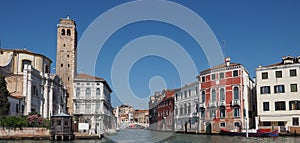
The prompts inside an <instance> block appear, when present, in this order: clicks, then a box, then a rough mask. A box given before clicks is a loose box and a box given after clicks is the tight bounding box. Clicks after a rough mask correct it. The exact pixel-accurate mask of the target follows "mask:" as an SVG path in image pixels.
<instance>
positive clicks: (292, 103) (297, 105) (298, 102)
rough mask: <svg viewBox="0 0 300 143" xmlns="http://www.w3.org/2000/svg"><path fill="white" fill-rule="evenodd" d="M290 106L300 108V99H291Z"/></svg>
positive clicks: (293, 108)
mask: <svg viewBox="0 0 300 143" xmlns="http://www.w3.org/2000/svg"><path fill="white" fill-rule="evenodd" d="M289 107H290V110H300V100H298V101H297V100H295V101H290V102H289Z"/></svg>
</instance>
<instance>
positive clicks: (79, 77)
mask: <svg viewBox="0 0 300 143" xmlns="http://www.w3.org/2000/svg"><path fill="white" fill-rule="evenodd" d="M74 80H87V81H105V80H104V79H103V78H100V77H96V76H92V75H88V74H84V73H81V74H77V75H76V76H75V77H74Z"/></svg>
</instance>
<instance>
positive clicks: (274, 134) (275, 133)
mask: <svg viewBox="0 0 300 143" xmlns="http://www.w3.org/2000/svg"><path fill="white" fill-rule="evenodd" d="M219 134H220V135H228V136H246V132H230V131H226V130H221V131H220V133H219ZM248 137H278V130H275V131H272V132H261V131H260V130H258V131H257V132H256V133H253V132H249V133H248Z"/></svg>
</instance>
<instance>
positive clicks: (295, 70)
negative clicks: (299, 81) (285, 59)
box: [290, 69, 297, 77]
mask: <svg viewBox="0 0 300 143" xmlns="http://www.w3.org/2000/svg"><path fill="white" fill-rule="evenodd" d="M292 72H295V73H294V74H293V75H292ZM296 76H297V69H290V77H296Z"/></svg>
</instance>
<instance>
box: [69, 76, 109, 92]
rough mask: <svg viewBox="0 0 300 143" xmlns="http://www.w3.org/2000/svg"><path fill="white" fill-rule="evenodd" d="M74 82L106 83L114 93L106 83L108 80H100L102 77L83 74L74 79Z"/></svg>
mask: <svg viewBox="0 0 300 143" xmlns="http://www.w3.org/2000/svg"><path fill="white" fill-rule="evenodd" d="M74 81H93V82H96V81H100V82H102V83H104V84H105V85H106V86H107V87H108V89H109V90H110V92H112V89H111V88H110V86H109V84H108V83H107V82H106V80H105V79H103V78H100V77H96V76H92V75H88V74H84V73H81V74H77V75H76V76H75V77H74Z"/></svg>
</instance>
